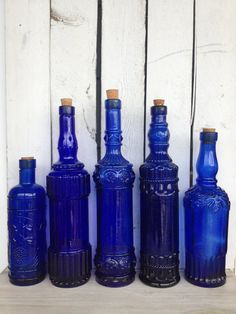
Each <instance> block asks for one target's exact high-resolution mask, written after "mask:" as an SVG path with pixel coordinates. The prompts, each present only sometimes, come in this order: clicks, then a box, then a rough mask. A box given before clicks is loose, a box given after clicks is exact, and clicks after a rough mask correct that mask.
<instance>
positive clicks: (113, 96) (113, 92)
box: [106, 89, 119, 99]
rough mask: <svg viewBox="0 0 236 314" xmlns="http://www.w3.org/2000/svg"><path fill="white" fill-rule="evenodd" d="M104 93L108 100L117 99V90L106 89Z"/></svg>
mask: <svg viewBox="0 0 236 314" xmlns="http://www.w3.org/2000/svg"><path fill="white" fill-rule="evenodd" d="M106 93H107V98H108V99H119V91H118V89H107V90H106Z"/></svg>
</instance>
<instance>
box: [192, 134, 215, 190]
mask: <svg viewBox="0 0 236 314" xmlns="http://www.w3.org/2000/svg"><path fill="white" fill-rule="evenodd" d="M217 137H218V135H217V133H216V132H201V133H200V141H201V145H200V151H199V155H198V160H197V173H198V177H197V183H198V184H199V185H201V186H205V187H215V186H216V183H217V180H216V174H217V172H218V162H217V157H216V141H217Z"/></svg>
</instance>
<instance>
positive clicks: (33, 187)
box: [8, 183, 46, 198]
mask: <svg viewBox="0 0 236 314" xmlns="http://www.w3.org/2000/svg"><path fill="white" fill-rule="evenodd" d="M45 195H46V192H45V189H44V188H43V187H42V186H41V185H39V184H37V183H35V184H27V185H21V184H18V185H16V186H14V187H13V188H12V189H11V190H10V191H9V193H8V197H10V198H12V197H14V198H15V197H19V198H21V197H22V198H31V197H45Z"/></svg>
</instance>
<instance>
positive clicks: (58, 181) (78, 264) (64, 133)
mask: <svg viewBox="0 0 236 314" xmlns="http://www.w3.org/2000/svg"><path fill="white" fill-rule="evenodd" d="M61 103H62V106H60V107H59V113H60V136H59V141H58V151H59V161H58V162H56V163H55V164H53V166H52V171H51V172H50V173H49V175H48V176H47V193H48V196H49V206H50V247H49V250H48V264H49V265H48V266H49V277H50V279H51V281H52V283H53V284H54V285H55V286H57V287H63V288H69V287H76V286H80V285H82V284H84V283H86V282H87V281H88V280H89V277H90V273H91V246H90V244H89V228H88V195H89V193H90V176H89V174H88V172H87V171H86V170H85V169H84V165H83V164H82V163H81V162H80V161H78V159H77V151H78V145H77V140H76V135H75V117H74V114H75V108H74V107H73V106H72V100H71V99H68V98H64V99H62V100H61Z"/></svg>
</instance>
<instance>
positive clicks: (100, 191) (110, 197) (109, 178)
mask: <svg viewBox="0 0 236 314" xmlns="http://www.w3.org/2000/svg"><path fill="white" fill-rule="evenodd" d="M107 98H108V99H107V100H106V101H105V107H106V131H105V138H104V139H105V143H106V154H105V156H104V157H103V159H102V160H100V161H99V163H98V164H97V165H96V169H95V172H94V176H93V177H94V180H95V182H96V188H97V251H96V256H95V266H96V280H97V282H98V283H100V284H102V285H104V286H109V287H121V286H126V285H128V284H130V283H131V282H132V281H133V280H134V276H135V254H134V247H133V215H132V187H133V182H134V172H133V170H132V165H131V164H130V163H129V162H128V161H127V160H126V159H125V158H124V157H123V156H122V154H121V141H122V136H121V133H122V132H121V121H120V110H121V101H120V100H119V99H118V91H117V90H108V91H107Z"/></svg>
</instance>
